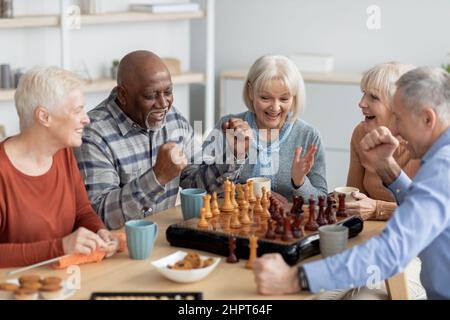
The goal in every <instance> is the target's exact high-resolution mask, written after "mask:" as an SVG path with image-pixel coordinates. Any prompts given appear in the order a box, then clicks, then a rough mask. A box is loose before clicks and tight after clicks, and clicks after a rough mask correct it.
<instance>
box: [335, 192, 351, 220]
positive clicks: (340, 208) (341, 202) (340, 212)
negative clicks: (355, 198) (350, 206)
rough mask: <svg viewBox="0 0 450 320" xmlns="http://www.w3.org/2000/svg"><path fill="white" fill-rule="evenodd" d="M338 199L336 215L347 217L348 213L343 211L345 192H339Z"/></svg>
mask: <svg viewBox="0 0 450 320" xmlns="http://www.w3.org/2000/svg"><path fill="white" fill-rule="evenodd" d="M338 199H339V205H338V210H337V212H336V215H337V216H338V217H348V214H347V212H346V211H345V194H344V193H339V194H338Z"/></svg>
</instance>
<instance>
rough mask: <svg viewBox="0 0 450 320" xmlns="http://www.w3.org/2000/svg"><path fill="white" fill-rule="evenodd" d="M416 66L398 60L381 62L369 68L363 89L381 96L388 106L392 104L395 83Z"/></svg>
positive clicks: (363, 79)
mask: <svg viewBox="0 0 450 320" xmlns="http://www.w3.org/2000/svg"><path fill="white" fill-rule="evenodd" d="M415 68H416V66H413V65H411V64H403V63H400V62H396V61H391V62H386V63H381V64H378V65H376V66H374V67H373V68H371V69H369V70H367V71H366V72H365V73H364V75H363V78H362V79H361V91H362V92H365V93H368V94H373V95H376V96H379V97H380V99H381V101H382V102H383V103H385V104H386V106H388V107H390V108H391V106H392V98H393V97H394V93H395V89H396V88H397V87H396V86H395V83H396V82H397V80H398V79H399V78H400V77H401V76H402V75H403V74H405V73H406V72H408V71H410V70H413V69H415Z"/></svg>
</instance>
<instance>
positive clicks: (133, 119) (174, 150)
mask: <svg viewBox="0 0 450 320" xmlns="http://www.w3.org/2000/svg"><path fill="white" fill-rule="evenodd" d="M172 102H173V84H172V80H171V76H170V73H169V71H168V69H167V67H166V66H165V65H164V63H163V61H162V60H161V59H160V58H159V57H158V56H157V55H155V54H154V53H152V52H149V51H144V50H140V51H134V52H131V53H129V54H127V55H126V56H125V57H123V59H122V60H121V62H120V64H119V71H118V78H117V87H115V88H114V89H113V90H112V92H111V94H110V95H109V97H108V98H107V99H106V100H104V101H103V102H101V103H100V104H99V105H98V106H97V107H95V108H94V109H93V110H91V111H90V112H89V113H88V115H89V117H90V120H91V123H90V125H89V126H87V127H86V128H85V130H84V134H83V144H82V146H81V147H80V148H79V149H77V150H75V154H76V157H77V160H78V166H79V168H80V171H81V173H82V175H83V177H84V180H85V185H86V189H87V192H88V195H89V198H90V200H91V203H92V205H93V207H94V209H95V210H96V211H97V213H98V214H99V216H100V217H101V218H102V220H103V221H104V222H105V224H106V226H107V227H108V228H110V229H118V228H121V227H122V226H123V225H124V223H125V222H126V221H128V220H132V219H142V218H144V217H146V216H148V215H150V214H153V213H156V212H159V211H162V210H165V209H167V208H170V207H173V206H174V205H175V201H176V197H177V194H178V190H179V184H180V178H179V177H180V173H181V172H182V170H183V169H184V168H185V167H186V165H187V164H188V163H191V162H192V159H193V156H192V154H193V152H190V150H192V149H193V148H192V143H193V130H192V128H191V126H190V125H189V122H188V121H187V120H186V119H185V118H184V117H183V115H182V114H181V113H180V112H179V111H178V110H177V109H176V108H175V107H173V106H172ZM228 129H232V130H236V131H239V132H244V133H245V132H247V131H250V130H249V128H248V124H247V123H246V122H243V121H237V122H233V123H232V124H231V123H230V127H229V128H228ZM247 139H250V137H248V138H247ZM235 147H236V148H237V146H235ZM247 148H248V143H247ZM244 149H245V147H244ZM186 154H187V155H186ZM197 165H201V166H203V167H204V168H203V170H202V174H203V177H202V179H205V180H204V183H205V184H207V185H210V186H212V187H213V186H214V185H216V184H217V185H219V184H221V181H222V180H223V179H224V177H229V178H230V179H234V178H235V175H236V174H238V171H239V168H240V165H239V164H228V165H226V164H224V165H223V166H219V170H217V169H216V168H212V167H209V166H208V165H205V164H197Z"/></svg>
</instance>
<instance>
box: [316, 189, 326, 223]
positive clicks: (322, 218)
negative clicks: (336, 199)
mask: <svg viewBox="0 0 450 320" xmlns="http://www.w3.org/2000/svg"><path fill="white" fill-rule="evenodd" d="M324 206H325V197H323V196H319V215H318V216H317V224H318V225H319V226H323V225H326V224H328V220H327V219H326V217H325V212H324Z"/></svg>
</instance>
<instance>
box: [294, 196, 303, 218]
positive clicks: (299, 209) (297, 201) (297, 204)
mask: <svg viewBox="0 0 450 320" xmlns="http://www.w3.org/2000/svg"><path fill="white" fill-rule="evenodd" d="M292 201H293V204H292V208H291V214H292V215H294V216H296V215H302V214H304V212H303V204H304V200H303V197H302V196H294V198H293V200H292Z"/></svg>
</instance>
